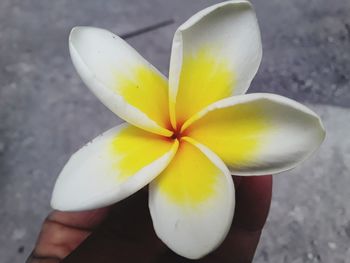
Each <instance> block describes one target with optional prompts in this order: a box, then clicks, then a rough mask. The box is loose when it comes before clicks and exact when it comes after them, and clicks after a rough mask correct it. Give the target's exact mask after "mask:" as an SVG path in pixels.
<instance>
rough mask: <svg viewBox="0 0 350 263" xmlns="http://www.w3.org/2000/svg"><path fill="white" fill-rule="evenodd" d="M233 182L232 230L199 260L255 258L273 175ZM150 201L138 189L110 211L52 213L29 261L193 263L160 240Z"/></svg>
mask: <svg viewBox="0 0 350 263" xmlns="http://www.w3.org/2000/svg"><path fill="white" fill-rule="evenodd" d="M234 182H235V187H236V209H235V216H234V220H233V224H232V227H231V230H230V232H229V234H228V236H227V238H226V240H225V241H224V243H223V244H222V245H221V246H220V247H219V248H218V249H217V250H216V251H214V252H213V253H211V254H209V255H208V256H206V257H204V258H203V259H201V260H199V261H198V262H203V263H206V262H208V263H209V262H216V263H219V262H236V263H245V262H251V261H252V259H253V256H254V253H255V249H256V246H257V244H258V242H259V238H260V234H261V229H262V228H263V226H264V224H265V221H266V217H267V215H268V211H269V207H270V202H271V193H272V177H271V176H259V177H257V176H256V177H238V176H235V177H234ZM147 199H148V196H147V191H139V192H138V193H136V194H134V195H133V196H131V197H129V198H128V199H126V200H124V201H122V202H120V203H118V204H116V205H114V206H113V207H111V208H106V209H99V210H94V211H90V212H79V213H65V212H54V213H52V214H51V215H50V216H49V217H48V218H47V220H46V221H45V223H44V225H43V229H42V232H41V234H40V237H39V239H38V243H37V246H36V248H35V250H34V253H33V255H32V257H31V258H30V259H29V260H28V261H27V262H28V263H56V262H63V263H70V262H84V263H89V262H101V263H108V262H159V263H160V262H169V263H171V262H191V261H189V260H187V259H184V258H182V257H180V256H178V255H176V254H175V253H173V252H172V251H170V250H169V249H168V248H166V247H165V245H164V244H163V243H162V242H161V241H160V240H159V239H158V238H157V236H156V235H155V232H154V229H153V224H152V221H151V217H150V214H149V210H148V203H147ZM107 215H108V217H106V216H107ZM92 230H94V232H93V233H91V232H92ZM76 248H77V249H76ZM71 252H72V253H71ZM68 254H69V255H68ZM67 255H68V256H67ZM62 258H64V259H63V260H62V261H60V260H61V259H62Z"/></svg>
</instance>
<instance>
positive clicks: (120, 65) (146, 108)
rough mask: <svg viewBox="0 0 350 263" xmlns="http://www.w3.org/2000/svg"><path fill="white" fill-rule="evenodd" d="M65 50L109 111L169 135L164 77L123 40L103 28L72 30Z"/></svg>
mask: <svg viewBox="0 0 350 263" xmlns="http://www.w3.org/2000/svg"><path fill="white" fill-rule="evenodd" d="M69 50H70V54H71V57H72V61H73V64H74V66H75V68H76V69H77V71H78V73H79V75H80V76H81V78H82V79H83V81H84V82H85V84H86V85H87V86H88V87H89V88H90V89H91V90H92V92H94V94H95V95H96V96H97V97H98V98H99V99H100V100H101V101H102V102H103V103H104V104H105V105H106V106H107V107H108V108H109V109H110V110H111V111H113V112H114V113H116V114H117V115H118V116H119V117H121V118H123V119H124V120H126V121H127V122H129V123H131V124H133V125H135V126H138V127H140V128H142V129H145V130H148V131H151V132H155V133H157V134H162V135H165V136H169V135H171V134H172V133H171V132H170V131H169V130H167V128H168V126H169V123H170V121H169V113H168V111H169V110H168V87H167V80H166V78H165V77H164V76H162V75H161V73H159V72H158V71H157V70H156V69H155V68H154V67H153V66H152V65H151V64H149V63H148V62H147V61H146V60H145V59H144V58H142V57H141V55H139V54H138V53H137V52H136V50H134V49H133V48H132V47H131V46H129V45H128V44H127V43H126V42H125V41H124V40H122V39H121V38H119V37H118V36H116V35H114V34H113V33H111V32H109V31H107V30H104V29H100V28H93V27H75V28H73V29H72V31H71V33H70V36H69Z"/></svg>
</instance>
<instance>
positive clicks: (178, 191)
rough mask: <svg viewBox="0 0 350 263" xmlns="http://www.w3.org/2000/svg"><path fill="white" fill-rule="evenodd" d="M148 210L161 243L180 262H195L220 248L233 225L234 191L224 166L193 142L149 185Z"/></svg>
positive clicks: (187, 140)
mask: <svg viewBox="0 0 350 263" xmlns="http://www.w3.org/2000/svg"><path fill="white" fill-rule="evenodd" d="M149 195H150V196H149V207H150V211H151V216H152V220H153V225H154V228H155V231H156V233H157V235H158V237H159V238H160V239H161V240H162V241H163V242H164V243H165V244H166V245H167V246H168V247H169V248H170V249H172V250H173V251H174V252H176V253H178V254H179V255H181V256H184V257H187V258H191V259H197V258H200V257H203V256H204V255H206V254H208V253H210V252H211V251H213V250H214V249H215V248H217V247H218V246H219V245H220V244H221V242H222V241H223V240H224V238H225V237H226V235H227V233H228V231H229V229H230V226H231V222H232V217H233V211H234V204H235V199H234V198H235V197H234V185H233V181H232V177H231V175H230V172H229V171H228V169H227V168H226V166H225V164H224V163H223V162H222V161H221V160H220V159H219V158H218V157H217V156H216V155H215V154H214V153H212V152H211V151H210V150H209V149H207V148H206V147H204V146H203V145H199V144H198V143H196V142H194V141H193V140H191V139H190V138H184V139H183V140H182V141H181V142H180V146H179V150H178V152H177V154H176V155H175V157H174V159H173V161H172V162H171V163H170V165H169V166H168V167H167V168H166V169H165V170H164V172H163V173H161V174H160V175H159V177H157V178H156V179H155V180H154V181H153V182H152V183H151V184H150V192H149Z"/></svg>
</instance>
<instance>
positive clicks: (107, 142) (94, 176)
mask: <svg viewBox="0 0 350 263" xmlns="http://www.w3.org/2000/svg"><path fill="white" fill-rule="evenodd" d="M177 146H178V142H177V141H175V142H172V141H170V140H168V141H166V140H164V138H162V137H161V136H158V135H154V134H152V133H149V132H146V131H143V130H141V129H138V128H136V127H134V126H131V125H128V124H122V125H120V126H117V127H115V128H113V129H111V130H109V131H107V132H105V133H104V134H102V135H101V136H99V137H97V138H96V139H94V140H93V141H92V142H90V143H88V144H87V145H86V146H84V147H83V148H81V149H80V150H79V151H77V152H76V153H75V154H74V155H73V156H72V157H71V158H70V160H69V161H68V163H67V164H66V165H65V167H64V168H63V170H62V172H61V173H60V175H59V177H58V179H57V181H56V185H55V188H54V191H53V194H52V200H51V205H52V207H53V208H54V209H58V210H62V211H79V210H88V209H94V208H99V207H103V206H107V205H110V204H113V203H115V202H117V201H119V200H121V199H124V198H126V197H128V196H129V195H131V194H133V193H134V192H136V191H137V190H139V189H141V188H142V187H144V186H145V185H147V184H148V183H149V182H150V181H152V180H153V179H154V178H155V177H156V176H157V175H158V174H159V173H160V172H161V171H163V169H164V168H165V167H166V166H167V165H168V163H169V162H170V160H171V159H172V157H173V155H174V154H175V152H176V150H177Z"/></svg>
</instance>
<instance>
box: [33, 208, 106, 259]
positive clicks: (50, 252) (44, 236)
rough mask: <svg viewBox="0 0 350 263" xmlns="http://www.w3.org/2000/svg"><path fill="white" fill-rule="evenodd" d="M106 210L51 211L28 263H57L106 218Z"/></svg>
mask: <svg viewBox="0 0 350 263" xmlns="http://www.w3.org/2000/svg"><path fill="white" fill-rule="evenodd" d="M107 213H108V208H103V209H97V210H93V211H86V212H59V211H53V212H52V213H51V214H50V215H49V216H48V217H47V218H46V219H45V221H44V223H43V226H42V229H41V233H40V235H39V238H38V240H37V244H36V246H35V249H34V251H33V252H32V254H31V256H30V257H29V259H28V260H27V262H28V263H39V262H42V263H44V262H45V263H51V262H59V261H60V260H61V259H62V258H64V257H66V256H67V255H68V254H70V253H71V252H72V251H73V250H74V249H76V248H77V247H78V246H79V245H80V244H81V243H82V242H83V241H84V240H85V239H86V238H87V237H88V236H89V235H90V233H91V231H92V230H93V229H95V228H96V226H97V225H99V224H100V223H101V222H102V220H104V218H105V217H106V215H107Z"/></svg>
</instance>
